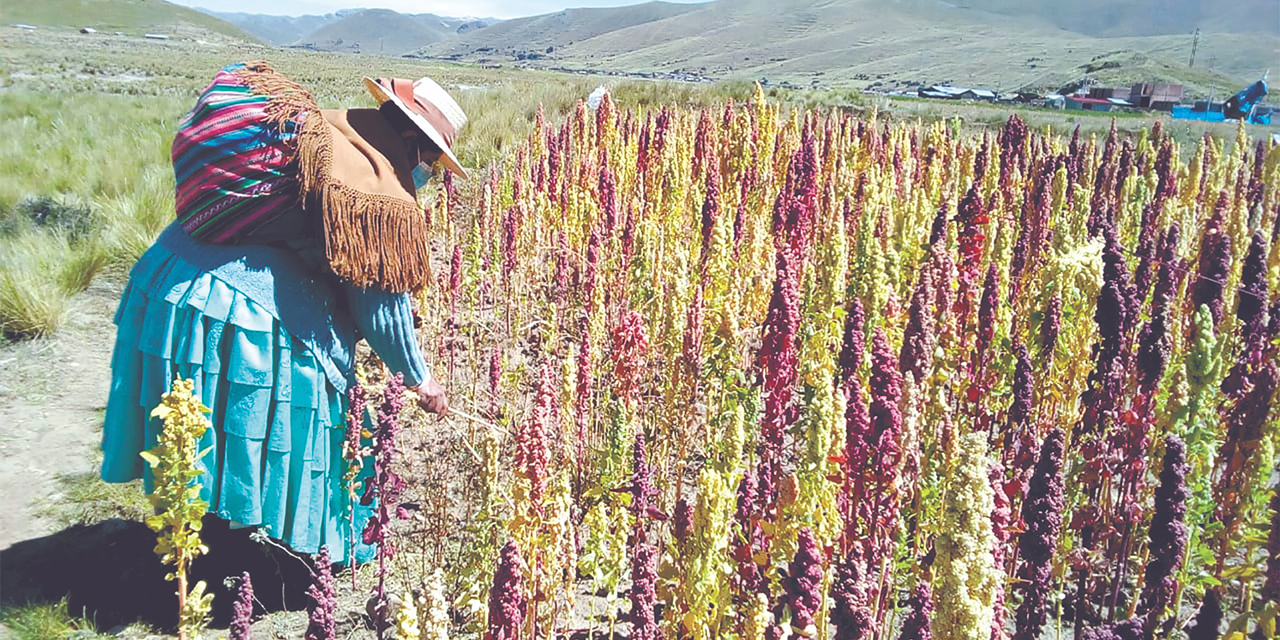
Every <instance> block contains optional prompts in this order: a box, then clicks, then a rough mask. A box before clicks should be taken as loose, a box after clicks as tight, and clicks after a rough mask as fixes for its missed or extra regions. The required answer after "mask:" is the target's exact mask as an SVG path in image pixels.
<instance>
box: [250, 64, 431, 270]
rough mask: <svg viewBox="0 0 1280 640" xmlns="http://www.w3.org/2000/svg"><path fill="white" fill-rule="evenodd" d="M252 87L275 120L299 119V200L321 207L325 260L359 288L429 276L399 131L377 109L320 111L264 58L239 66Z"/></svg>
mask: <svg viewBox="0 0 1280 640" xmlns="http://www.w3.org/2000/svg"><path fill="white" fill-rule="evenodd" d="M238 75H240V76H241V77H242V78H243V79H244V80H245V81H246V83H248V85H249V86H250V87H251V89H252V90H253V92H254V93H257V94H259V95H267V96H270V104H269V105H268V108H267V113H268V115H269V117H270V118H271V119H272V120H273V121H274V122H275V123H276V124H277V125H279V126H284V125H285V124H286V123H288V122H293V123H301V124H300V125H299V128H298V136H297V148H296V150H295V154H296V155H295V158H296V160H297V171H298V183H299V193H298V197H299V202H300V203H301V204H302V207H303V210H304V211H305V212H306V213H307V215H308V216H310V215H315V214H317V213H318V214H319V215H320V219H321V221H322V225H321V239H322V241H323V243H324V251H325V256H326V258H327V259H328V262H329V267H330V268H331V269H332V270H333V272H334V273H335V274H336V275H337V276H338V277H340V278H342V279H343V280H347V281H349V282H351V283H353V284H355V285H357V286H360V287H370V286H379V287H382V288H385V289H389V290H391V291H396V292H400V291H410V290H418V289H421V288H423V287H424V286H426V284H427V283H429V282H430V281H431V265H430V261H429V247H428V239H429V228H428V224H427V218H426V214H425V213H424V212H423V210H422V208H421V207H419V206H418V202H417V199H416V198H415V196H414V193H415V189H414V186H413V177H412V170H413V167H411V166H409V159H408V155H407V153H406V151H405V147H404V143H403V141H402V139H401V137H400V133H399V132H398V131H396V130H395V129H393V128H392V127H391V126H390V125H389V124H387V121H386V119H385V118H383V117H382V115H381V114H380V113H379V112H378V110H377V109H347V110H321V109H320V108H319V107H317V106H316V103H315V100H314V99H313V98H312V97H311V94H310V93H308V92H307V90H306V89H303V88H302V87H301V86H299V85H298V84H296V83H294V82H293V81H292V80H289V79H288V78H286V77H285V76H284V75H283V74H281V73H279V72H277V71H275V70H274V69H272V68H271V67H270V66H269V65H267V63H265V62H252V63H248V64H246V65H245V67H244V68H243V69H241V70H240V71H239V72H238Z"/></svg>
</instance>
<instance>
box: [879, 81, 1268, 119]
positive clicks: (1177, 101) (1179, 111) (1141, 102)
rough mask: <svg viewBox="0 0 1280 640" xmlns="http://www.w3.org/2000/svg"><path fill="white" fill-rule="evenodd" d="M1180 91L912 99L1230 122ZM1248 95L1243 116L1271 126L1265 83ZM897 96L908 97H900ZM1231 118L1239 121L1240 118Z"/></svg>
mask: <svg viewBox="0 0 1280 640" xmlns="http://www.w3.org/2000/svg"><path fill="white" fill-rule="evenodd" d="M1183 91H1184V89H1183V86H1182V85H1180V84H1172V83H1163V82H1139V83H1136V84H1134V85H1133V86H1131V87H1128V88H1125V87H1099V86H1092V87H1084V88H1081V89H1079V90H1077V91H1076V92H1074V93H1070V94H1059V93H1050V94H1046V95H1042V94H1039V93H1031V92H1021V91H1020V92H1014V93H999V92H996V91H993V90H990V89H978V88H972V87H955V86H950V85H940V84H935V85H929V86H927V87H920V88H919V89H917V90H916V91H915V93H914V95H916V96H918V97H921V98H930V99H934V100H973V101H981V102H1006V103H1018V104H1025V105H1029V106H1038V107H1046V108H1050V109H1069V110H1076V111H1094V112H1116V111H1129V112H1133V111H1164V112H1168V113H1170V114H1171V115H1173V117H1175V118H1179V119H1184V120H1203V121H1207V122H1223V121H1226V120H1231V119H1233V113H1232V109H1231V105H1230V103H1229V102H1218V101H1214V100H1196V101H1193V102H1190V103H1184V102H1183ZM1250 92H1252V93H1253V94H1256V95H1255V96H1254V97H1253V102H1254V104H1253V105H1252V108H1251V109H1250V110H1248V112H1247V114H1245V119H1247V120H1249V121H1250V122H1253V123H1255V124H1271V116H1272V114H1273V113H1275V112H1277V111H1280V106H1276V105H1271V104H1264V103H1260V102H1258V101H1259V100H1260V99H1261V98H1262V97H1263V96H1265V95H1266V83H1265V81H1259V82H1257V83H1255V84H1254V85H1251V86H1249V87H1246V88H1245V89H1244V90H1242V91H1241V92H1240V95H1241V96H1243V95H1245V94H1246V93H1250ZM899 95H911V94H910V93H900V94H899ZM1238 99H1239V98H1238V97H1237V100H1238ZM1234 117H1237V118H1238V117H1239V115H1236V116H1234Z"/></svg>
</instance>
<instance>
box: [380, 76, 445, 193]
mask: <svg viewBox="0 0 1280 640" xmlns="http://www.w3.org/2000/svg"><path fill="white" fill-rule="evenodd" d="M364 85H365V87H367V88H368V89H369V93H371V94H373V98H374V99H375V100H377V101H378V105H379V106H381V105H382V103H384V102H388V101H389V102H391V103H392V104H394V105H396V106H397V107H399V108H400V110H401V111H403V112H404V114H405V115H406V116H408V117H409V120H410V121H412V122H413V123H414V124H415V125H417V126H418V128H419V129H421V130H422V132H423V133H425V134H427V137H428V138H431V141H432V142H434V143H435V144H436V146H437V147H440V150H441V151H443V152H444V154H443V155H442V156H441V157H440V161H441V162H443V163H444V165H445V166H446V167H448V168H449V170H450V171H453V172H454V173H456V174H458V175H460V176H463V177H466V175H467V171H466V170H465V169H463V168H462V165H461V164H460V163H459V162H458V157H457V156H455V155H454V154H453V142H454V139H455V138H456V136H457V135H458V131H460V130H461V129H462V127H463V126H464V125H466V124H467V114H465V113H463V112H462V107H459V106H458V103H457V102H456V101H455V100H454V99H453V96H450V95H449V92H448V91H445V90H444V87H441V86H440V85H439V84H436V81H435V80H432V79H431V78H419V79H418V80H417V81H414V82H410V81H408V80H404V79H401V78H377V79H374V78H365V79H364Z"/></svg>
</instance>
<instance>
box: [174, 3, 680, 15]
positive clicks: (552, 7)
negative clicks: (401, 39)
mask: <svg viewBox="0 0 1280 640" xmlns="http://www.w3.org/2000/svg"><path fill="white" fill-rule="evenodd" d="M169 1H170V2H174V3H176V4H181V5H186V6H188V7H204V8H206V9H212V10H214V11H227V12H237V11H238V12H244V13H268V14H272V15H282V16H299V15H304V14H325V13H333V12H334V11H337V10H339V9H353V8H362V9H373V8H385V9H394V10H396V11H399V12H401V13H434V14H436V15H440V16H448V17H476V18H519V17H521V16H535V15H538V14H541V13H552V12H555V11H559V10H561V9H568V8H570V7H620V6H624V5H629V4H639V3H640V2H641V1H643V0H577V1H576V2H575V1H573V0H568V1H566V0H466V2H458V1H457V0H276V1H275V2H263V1H262V0H169ZM667 1H668V2H683V3H690V2H705V1H706V0H667Z"/></svg>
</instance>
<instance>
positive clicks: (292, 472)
mask: <svg viewBox="0 0 1280 640" xmlns="http://www.w3.org/2000/svg"><path fill="white" fill-rule="evenodd" d="M115 322H116V325H117V334H116V344H115V351H114V354H113V356H112V363H111V390H110V395H109V397H108V402H107V411H106V416H105V421H104V427H103V443H102V448H103V463H102V479H103V480H105V481H107V482H127V481H130V480H134V479H137V478H143V480H144V485H145V487H146V489H147V491H148V492H150V491H151V488H152V487H151V472H150V469H149V468H148V467H147V466H146V465H145V464H144V462H143V460H142V458H141V457H140V456H139V455H138V454H139V453H140V452H141V451H143V450H145V449H149V448H151V447H153V446H154V445H155V443H156V438H157V434H158V433H159V430H160V429H161V428H162V423H161V422H160V420H159V419H156V418H151V417H150V413H151V409H152V408H154V407H155V406H156V405H157V404H159V403H160V397H161V395H163V394H164V393H165V392H167V391H168V390H169V386H170V384H171V382H172V381H173V380H174V379H191V380H193V381H194V383H195V393H196V395H197V396H198V397H200V398H201V399H202V400H203V402H204V404H205V405H206V406H208V407H210V408H211V409H212V413H211V414H210V415H209V419H210V422H211V423H212V428H211V429H209V430H208V431H207V432H206V433H205V436H204V439H203V441H202V442H201V443H200V446H199V449H200V450H204V449H208V450H209V453H207V454H206V455H205V457H204V458H203V459H202V460H201V465H202V467H203V469H204V473H203V475H202V476H201V477H200V479H199V482H200V485H201V496H202V498H203V499H204V500H205V501H207V502H208V503H209V512H210V513H214V514H216V515H218V516H219V517H221V518H223V519H226V520H229V521H231V522H232V523H233V526H259V527H261V528H262V529H263V530H264V531H265V533H266V534H267V535H269V536H271V537H273V538H276V539H278V540H280V541H282V542H284V543H286V544H287V545H289V546H290V547H292V548H293V549H295V550H297V551H301V552H304V553H315V552H317V551H318V550H319V549H320V547H321V546H325V547H328V549H329V554H330V557H331V559H332V560H333V561H334V562H346V561H347V557H346V556H347V552H348V549H349V546H350V545H349V541H350V539H351V534H352V521H351V518H352V515H351V514H352V511H351V510H352V507H353V505H352V501H351V500H350V499H349V497H348V493H347V489H346V487H344V486H343V478H342V476H343V474H344V471H345V470H346V469H347V466H348V465H347V463H346V461H345V460H344V459H343V457H342V442H343V437H344V425H345V417H344V414H345V409H346V402H345V398H344V397H343V394H342V393H339V392H338V391H337V390H336V389H335V387H334V385H333V384H332V383H331V382H330V381H329V379H328V376H327V375H326V374H325V370H324V367H322V366H320V363H319V362H318V361H317V359H316V357H315V356H314V354H313V353H311V351H310V350H309V349H308V348H307V346H306V345H304V344H302V343H301V342H300V341H298V340H297V339H295V338H294V337H293V336H291V335H290V334H289V332H288V331H286V330H285V329H284V328H283V327H281V325H280V322H279V320H278V319H276V318H275V317H273V316H272V315H271V314H270V313H269V312H267V311H266V310H265V309H264V308H263V307H262V306H261V305H259V304H257V303H255V302H254V301H253V300H252V299H250V298H248V297H247V296H245V295H243V294H242V293H240V292H238V291H236V290H235V289H233V288H231V287H230V286H228V285H227V284H226V283H225V282H223V281H222V280H219V279H218V278H217V277H215V276H214V275H213V274H211V273H209V272H207V271H203V270H201V269H199V268H198V267H196V266H194V265H192V264H190V263H188V262H186V261H185V260H182V259H181V258H180V257H177V256H175V255H173V254H172V253H171V252H169V251H167V250H166V249H164V248H163V247H161V246H159V245H157V246H154V247H152V249H151V250H149V251H148V252H147V253H146V254H145V255H144V256H143V257H142V258H141V259H140V260H139V262H138V264H137V265H136V266H135V267H134V270H133V271H132V272H131V274H130V279H129V283H128V286H127V287H126V289H125V291H124V295H123V297H122V298H121V302H120V307H119V310H118V311H117V313H116V317H115ZM371 469H372V460H366V464H365V468H364V471H363V473H362V475H368V473H369V472H370V471H371ZM354 509H355V511H354V519H355V523H354V527H355V528H354V533H355V539H356V542H357V552H356V559H357V561H364V560H366V559H368V557H370V556H371V555H372V551H373V549H372V547H370V546H366V545H363V544H361V543H360V540H359V538H360V531H361V529H362V528H363V526H364V524H365V521H366V520H367V519H368V517H369V515H370V511H371V509H370V507H361V506H359V505H358V504H356V505H354Z"/></svg>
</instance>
